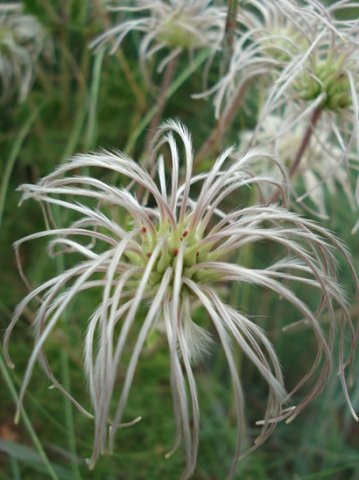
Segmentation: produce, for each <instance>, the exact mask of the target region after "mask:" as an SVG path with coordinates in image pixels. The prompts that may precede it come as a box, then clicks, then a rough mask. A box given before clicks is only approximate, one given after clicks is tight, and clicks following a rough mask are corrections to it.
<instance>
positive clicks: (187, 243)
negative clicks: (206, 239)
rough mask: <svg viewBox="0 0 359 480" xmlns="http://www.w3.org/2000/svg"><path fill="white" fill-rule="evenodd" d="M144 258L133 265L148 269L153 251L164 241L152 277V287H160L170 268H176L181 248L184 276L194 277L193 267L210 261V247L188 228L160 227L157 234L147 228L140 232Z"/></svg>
mask: <svg viewBox="0 0 359 480" xmlns="http://www.w3.org/2000/svg"><path fill="white" fill-rule="evenodd" d="M140 235H141V249H142V252H143V254H142V258H141V259H139V258H138V257H137V258H136V259H134V258H132V259H131V261H132V263H135V264H136V265H138V266H142V267H146V265H147V263H148V262H149V260H150V258H151V256H152V253H153V250H154V249H155V247H156V245H158V243H159V242H161V241H164V243H163V247H162V250H161V252H160V254H159V255H158V257H157V259H156V261H155V264H154V267H153V270H152V273H151V276H150V281H149V283H150V285H151V286H155V285H158V284H159V283H160V282H161V280H162V276H163V274H164V273H165V272H166V270H167V269H168V268H169V267H172V268H173V269H174V268H175V267H176V262H177V258H178V255H179V252H180V249H181V248H184V254H183V275H184V276H187V277H192V275H191V273H190V269H191V267H193V266H194V265H196V264H197V263H198V262H202V261H205V260H209V259H210V254H209V247H205V246H203V245H201V244H200V241H201V237H200V235H199V234H198V233H196V232H192V231H190V230H189V229H187V228H186V226H177V228H176V229H175V230H173V227H170V226H169V225H166V226H163V225H162V226H160V227H159V228H158V230H157V231H156V232H155V234H153V233H152V234H151V233H150V232H148V230H147V228H146V227H143V228H142V229H141V231H140ZM196 275H197V274H196Z"/></svg>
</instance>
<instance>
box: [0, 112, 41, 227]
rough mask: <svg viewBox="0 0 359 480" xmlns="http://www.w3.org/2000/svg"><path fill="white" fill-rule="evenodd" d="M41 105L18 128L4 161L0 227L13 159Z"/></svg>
mask: <svg viewBox="0 0 359 480" xmlns="http://www.w3.org/2000/svg"><path fill="white" fill-rule="evenodd" d="M43 107H44V104H43V105H41V106H40V107H38V108H37V109H35V110H33V111H32V113H31V115H30V116H29V118H28V119H27V120H26V122H25V124H24V126H23V127H22V129H21V130H20V132H19V135H18V136H17V139H16V141H15V143H14V145H13V148H12V149H11V152H10V155H9V158H8V160H7V162H6V166H5V170H4V172H3V178H2V182H1V191H0V227H1V223H2V217H3V213H4V208H5V201H6V193H7V190H8V187H9V181H10V177H11V173H12V170H13V168H14V165H15V161H16V159H17V157H18V155H19V152H20V149H21V147H22V144H23V143H24V140H25V138H26V136H27V134H28V133H29V130H30V128H31V126H32V124H33V123H34V121H35V119H36V117H37V116H38V114H39V112H40V110H41V109H42V108H43Z"/></svg>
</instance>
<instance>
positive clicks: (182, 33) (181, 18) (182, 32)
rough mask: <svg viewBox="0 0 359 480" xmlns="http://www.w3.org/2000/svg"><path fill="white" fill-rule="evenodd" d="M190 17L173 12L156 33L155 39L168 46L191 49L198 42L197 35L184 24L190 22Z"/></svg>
mask: <svg viewBox="0 0 359 480" xmlns="http://www.w3.org/2000/svg"><path fill="white" fill-rule="evenodd" d="M190 21H191V19H189V18H187V16H186V15H185V14H184V13H183V12H176V13H174V14H173V15H172V16H171V17H170V18H169V19H168V20H166V21H165V22H164V24H163V25H162V27H161V29H160V31H159V32H158V34H157V39H158V40H159V41H160V42H162V43H164V44H165V45H166V46H167V47H169V48H178V47H180V48H184V49H191V48H193V47H196V46H197V45H198V44H199V43H200V40H199V37H198V36H197V35H196V34H195V33H194V32H192V31H191V30H190V29H189V28H186V24H190Z"/></svg>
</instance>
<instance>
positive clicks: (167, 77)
mask: <svg viewBox="0 0 359 480" xmlns="http://www.w3.org/2000/svg"><path fill="white" fill-rule="evenodd" d="M177 62H178V55H177V56H176V57H174V58H172V60H171V61H170V62H169V63H168V65H167V67H166V71H165V74H164V76H163V80H162V85H161V91H160V94H159V97H158V99H157V105H156V113H155V114H154V116H153V117H152V120H151V122H150V125H149V127H148V133H147V137H146V142H145V151H147V150H148V149H149V146H150V143H151V140H152V138H153V136H154V134H155V132H156V128H157V127H158V124H159V123H160V121H161V116H162V113H163V110H164V108H165V106H166V101H167V91H168V88H169V87H170V85H171V82H172V80H173V76H174V74H175V71H176V67H177Z"/></svg>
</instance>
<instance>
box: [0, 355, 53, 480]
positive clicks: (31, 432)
mask: <svg viewBox="0 0 359 480" xmlns="http://www.w3.org/2000/svg"><path fill="white" fill-rule="evenodd" d="M0 370H1V372H2V375H3V378H4V380H5V383H6V386H7V388H8V390H9V391H10V394H11V396H12V398H13V399H14V401H15V402H16V403H18V401H19V398H18V395H17V392H16V389H15V386H14V384H13V382H12V379H11V377H10V375H9V372H8V370H7V368H6V366H5V362H4V360H3V358H2V356H1V355H0ZM21 417H22V419H23V422H24V424H25V428H26V430H27V431H28V433H29V435H30V437H31V440H32V442H33V444H34V446H35V448H36V450H37V452H38V454H39V455H40V458H41V460H42V461H43V464H44V465H45V467H46V469H47V471H48V473H49V476H50V478H52V479H53V480H59V477H58V476H57V474H56V472H55V470H54V469H53V467H52V465H51V463H50V461H49V459H48V458H47V455H46V453H45V450H44V449H43V448H42V445H41V442H40V440H39V437H38V436H37V435H36V432H35V430H34V428H33V426H32V424H31V421H30V419H29V417H28V415H27V413H26V411H25V409H24V407H21Z"/></svg>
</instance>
